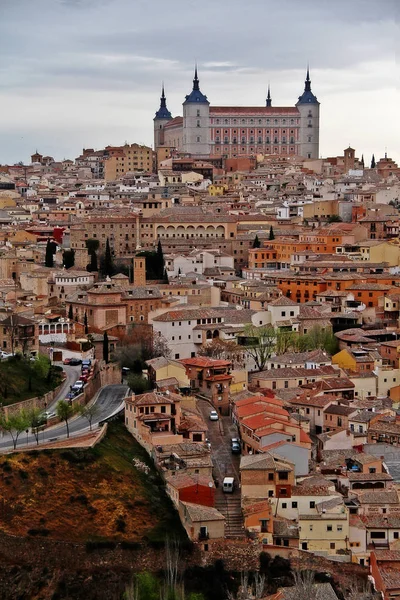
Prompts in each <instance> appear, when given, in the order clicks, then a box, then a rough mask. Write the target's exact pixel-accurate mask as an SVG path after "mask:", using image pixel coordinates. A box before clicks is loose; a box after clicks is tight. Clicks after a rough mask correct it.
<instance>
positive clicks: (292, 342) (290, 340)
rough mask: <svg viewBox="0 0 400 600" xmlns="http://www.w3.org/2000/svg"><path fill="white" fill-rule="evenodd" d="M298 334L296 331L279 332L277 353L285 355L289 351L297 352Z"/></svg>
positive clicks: (277, 335) (277, 334)
mask: <svg viewBox="0 0 400 600" xmlns="http://www.w3.org/2000/svg"><path fill="white" fill-rule="evenodd" d="M297 337H298V334H297V333H295V332H294V331H278V332H277V333H276V347H275V352H276V353H277V354H284V353H285V352H289V350H295V349H296V346H297Z"/></svg>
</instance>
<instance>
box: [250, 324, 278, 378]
mask: <svg viewBox="0 0 400 600" xmlns="http://www.w3.org/2000/svg"><path fill="white" fill-rule="evenodd" d="M242 340H243V342H242V343H243V345H244V346H245V352H246V354H247V356H249V357H250V358H252V359H253V360H254V363H255V365H256V367H257V369H258V371H262V370H263V369H264V367H265V365H266V363H267V361H268V359H269V358H271V356H272V353H273V352H274V350H275V346H276V333H275V329H274V328H273V327H272V325H262V326H261V327H256V326H255V325H252V324H249V325H246V327H245V328H244V331H243V336H242Z"/></svg>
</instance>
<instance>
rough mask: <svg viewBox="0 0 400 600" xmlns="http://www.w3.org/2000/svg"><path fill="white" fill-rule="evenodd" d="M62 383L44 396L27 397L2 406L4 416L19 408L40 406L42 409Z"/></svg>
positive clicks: (55, 394) (54, 395) (51, 399)
mask: <svg viewBox="0 0 400 600" xmlns="http://www.w3.org/2000/svg"><path fill="white" fill-rule="evenodd" d="M63 385H64V382H63V383H61V384H60V385H59V386H58V387H56V388H55V389H54V390H51V391H50V392H47V393H46V394H44V396H40V397H35V398H28V400H23V401H22V402H16V403H15V404H10V405H9V406H4V407H3V412H4V415H5V417H6V418H8V416H9V415H11V414H14V413H16V412H20V411H21V410H30V409H32V408H40V410H44V409H45V407H46V406H48V405H49V404H51V402H53V400H54V398H55V397H56V396H57V394H58V393H59V391H60V390H61V388H62V386H63Z"/></svg>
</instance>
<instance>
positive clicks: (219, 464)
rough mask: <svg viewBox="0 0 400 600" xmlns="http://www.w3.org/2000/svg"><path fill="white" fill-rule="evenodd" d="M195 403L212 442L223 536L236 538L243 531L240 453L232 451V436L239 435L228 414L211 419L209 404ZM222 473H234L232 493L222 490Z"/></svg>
mask: <svg viewBox="0 0 400 600" xmlns="http://www.w3.org/2000/svg"><path fill="white" fill-rule="evenodd" d="M197 402H198V407H199V409H200V410H201V413H202V415H203V418H204V420H205V422H206V423H207V425H208V439H209V440H210V442H211V456H212V461H213V472H214V478H215V479H217V480H218V483H219V485H218V487H217V489H216V494H215V508H217V509H218V510H219V511H220V512H221V513H222V514H223V515H224V516H225V518H226V521H225V537H227V538H236V537H243V536H244V535H245V531H244V525H243V516H242V509H241V495H240V489H239V481H240V477H239V464H240V455H237V454H232V451H231V438H233V437H238V430H237V427H236V425H234V423H232V419H231V417H230V416H228V417H221V416H220V417H219V421H210V419H209V415H210V410H211V406H210V404H209V403H208V402H206V401H204V400H198V401H197ZM224 477H234V478H235V482H236V489H235V491H234V492H233V494H225V493H224V492H223V491H222V482H223V479H224Z"/></svg>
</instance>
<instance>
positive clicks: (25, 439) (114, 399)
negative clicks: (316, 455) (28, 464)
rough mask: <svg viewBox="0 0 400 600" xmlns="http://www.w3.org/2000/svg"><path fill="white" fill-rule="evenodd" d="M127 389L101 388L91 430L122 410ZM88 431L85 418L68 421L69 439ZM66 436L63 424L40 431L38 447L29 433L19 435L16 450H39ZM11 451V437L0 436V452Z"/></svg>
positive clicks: (96, 398)
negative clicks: (28, 448) (42, 445)
mask: <svg viewBox="0 0 400 600" xmlns="http://www.w3.org/2000/svg"><path fill="white" fill-rule="evenodd" d="M78 372H79V370H78ZM71 377H72V378H75V379H74V381H75V380H76V379H77V377H76V374H74V375H72V374H71ZM67 379H68V377H67ZM74 381H73V383H74ZM66 385H67V392H68V390H69V385H70V383H69V382H66ZM127 389H128V388H127V386H126V385H106V386H105V387H103V388H101V390H100V391H99V392H98V394H97V396H96V397H95V400H94V404H95V405H96V406H97V407H98V412H97V414H96V415H95V417H94V418H93V421H92V429H93V430H94V429H96V428H97V427H98V426H99V422H101V421H104V419H107V418H108V417H110V416H111V415H113V414H114V413H116V412H118V409H120V408H122V406H123V398H124V396H125V393H126V391H127ZM67 392H64V395H62V394H61V395H60V398H63V397H64V396H65V393H67ZM60 398H57V399H56V400H54V402H53V405H55V404H56V403H57V400H59V399H60ZM50 408H51V407H50ZM88 431H89V422H88V420H87V419H86V418H85V417H81V416H76V417H73V418H72V419H71V420H70V421H69V434H70V437H75V436H76V435H78V434H83V433H87V432H88ZM66 436H67V428H66V425H65V423H64V422H63V423H59V424H57V425H54V426H53V427H49V428H48V429H45V430H43V431H41V432H40V434H39V446H37V443H36V438H35V436H34V435H32V434H30V433H29V434H28V435H27V434H26V433H21V435H20V437H19V439H18V444H17V450H18V448H21V449H22V448H27V446H30V447H31V448H32V449H33V448H35V447H36V448H37V447H39V448H40V444H43V443H44V442H49V441H50V440H51V441H55V440H61V439H64V438H66ZM12 449H13V443H12V439H11V436H10V435H9V434H4V435H2V436H1V437H0V452H7V451H9V450H12Z"/></svg>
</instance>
